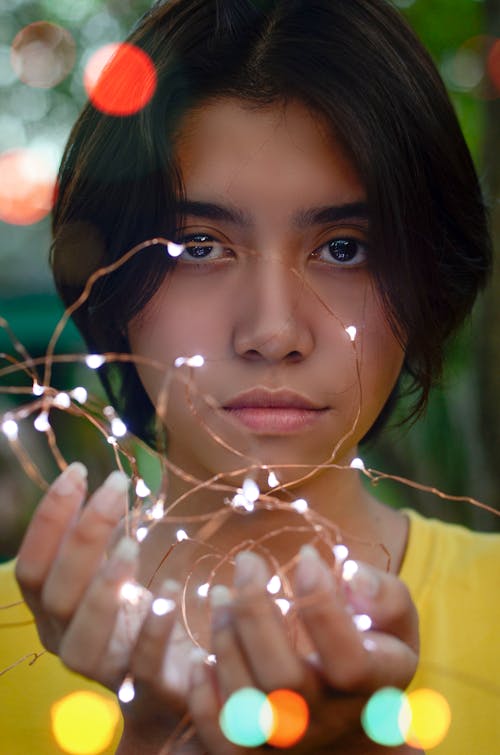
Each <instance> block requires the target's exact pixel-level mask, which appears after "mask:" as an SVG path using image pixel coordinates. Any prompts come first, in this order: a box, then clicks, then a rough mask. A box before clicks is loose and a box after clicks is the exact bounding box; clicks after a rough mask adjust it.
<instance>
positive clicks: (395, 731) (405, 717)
mask: <svg viewBox="0 0 500 755" xmlns="http://www.w3.org/2000/svg"><path fill="white" fill-rule="evenodd" d="M410 717H411V713H410V707H409V704H408V700H407V697H406V695H405V693H404V692H401V690H399V689H396V688H395V687H383V688H382V689H379V690H377V692H375V693H374V694H373V695H372V696H371V697H370V699H369V700H368V702H367V704H366V705H365V707H364V708H363V711H362V713H361V724H362V726H363V729H364V731H365V734H366V736H367V737H369V738H370V739H371V740H373V741H374V742H377V744H381V745H385V746H386V747H397V746H398V745H401V744H403V743H404V742H405V738H406V734H407V732H408V728H409V724H410Z"/></svg>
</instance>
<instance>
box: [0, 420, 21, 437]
mask: <svg viewBox="0 0 500 755" xmlns="http://www.w3.org/2000/svg"><path fill="white" fill-rule="evenodd" d="M18 431H19V428H18V425H17V422H15V421H14V420H13V419H6V420H4V422H2V432H3V434H4V435H5V436H6V437H7V438H8V439H9V440H16V439H17V436H18Z"/></svg>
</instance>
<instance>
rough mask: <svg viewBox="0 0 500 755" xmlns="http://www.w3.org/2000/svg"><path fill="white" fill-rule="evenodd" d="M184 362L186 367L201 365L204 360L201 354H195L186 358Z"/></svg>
mask: <svg viewBox="0 0 500 755" xmlns="http://www.w3.org/2000/svg"><path fill="white" fill-rule="evenodd" d="M186 364H187V365H188V367H203V365H204V364H205V360H204V359H203V357H202V356H201V354H195V355H194V357H189V359H187V360H186Z"/></svg>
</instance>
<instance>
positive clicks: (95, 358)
mask: <svg viewBox="0 0 500 755" xmlns="http://www.w3.org/2000/svg"><path fill="white" fill-rule="evenodd" d="M105 361H106V360H105V359H104V357H103V356H101V354H88V356H86V357H85V364H86V365H87V367H90V369H91V370H98V369H99V367H102V365H103V364H104V362H105Z"/></svg>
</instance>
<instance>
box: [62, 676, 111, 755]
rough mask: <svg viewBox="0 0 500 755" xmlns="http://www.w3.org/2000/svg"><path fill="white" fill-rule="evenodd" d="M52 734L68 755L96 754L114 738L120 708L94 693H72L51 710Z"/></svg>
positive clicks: (104, 748) (105, 747)
mask: <svg viewBox="0 0 500 755" xmlns="http://www.w3.org/2000/svg"><path fill="white" fill-rule="evenodd" d="M51 719H52V732H53V734H54V737H55V739H56V741H57V744H58V745H59V746H60V747H61V748H62V749H63V750H64V751H65V752H67V753H70V755H98V753H101V752H103V751H104V750H106V749H107V748H108V747H109V745H110V744H111V742H112V740H113V737H114V735H115V731H116V727H117V725H118V722H119V720H120V709H119V707H118V703H116V702H115V701H114V700H108V699H107V698H105V697H103V696H102V695H98V694H96V693H95V692H88V691H83V690H82V691H81V692H73V693H72V694H70V695H67V696H66V697H63V698H62V699H61V700H58V701H57V702H56V703H54V705H53V706H52V708H51Z"/></svg>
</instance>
